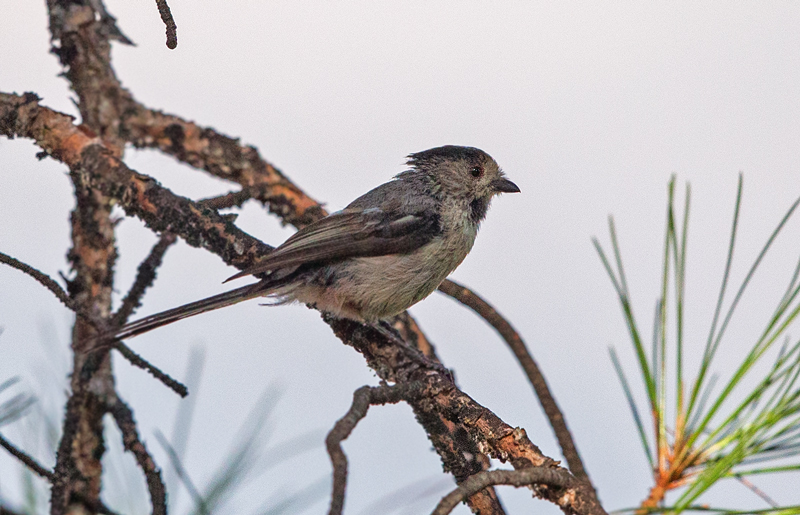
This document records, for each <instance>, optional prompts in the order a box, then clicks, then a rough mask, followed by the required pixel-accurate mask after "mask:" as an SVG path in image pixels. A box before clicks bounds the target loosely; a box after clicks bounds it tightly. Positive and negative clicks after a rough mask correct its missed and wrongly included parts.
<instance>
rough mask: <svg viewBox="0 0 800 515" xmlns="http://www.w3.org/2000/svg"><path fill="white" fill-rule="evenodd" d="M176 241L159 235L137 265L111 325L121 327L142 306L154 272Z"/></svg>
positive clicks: (172, 236)
mask: <svg viewBox="0 0 800 515" xmlns="http://www.w3.org/2000/svg"><path fill="white" fill-rule="evenodd" d="M176 240H177V236H175V234H173V233H170V232H165V233H163V234H162V235H161V238H159V240H158V242H157V243H156V244H155V245H154V246H153V248H152V249H151V250H150V254H149V255H148V256H147V258H145V260H144V261H142V263H141V264H140V265H139V268H138V271H137V274H136V280H134V281H133V286H131V289H130V290H129V291H128V294H127V295H125V298H124V299H123V300H122V305H121V306H120V307H119V309H118V310H117V312H116V313H115V314H114V315H113V317H112V324H113V325H114V326H122V325H124V324H125V322H127V321H128V317H130V316H131V314H132V313H133V312H134V311H135V310H136V308H138V307H139V306H141V305H142V297H143V296H144V293H145V292H146V291H147V289H148V288H149V287H150V286H152V285H153V281H155V279H156V270H157V269H158V267H159V266H161V263H162V262H163V260H164V254H165V253H166V252H167V249H169V248H170V247H171V246H172V244H173V243H175V241H176Z"/></svg>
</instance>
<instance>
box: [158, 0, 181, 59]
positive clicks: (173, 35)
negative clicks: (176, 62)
mask: <svg viewBox="0 0 800 515" xmlns="http://www.w3.org/2000/svg"><path fill="white" fill-rule="evenodd" d="M156 5H157V6H158V14H160V15H161V21H163V22H164V25H166V27H167V48H169V49H170V50H175V47H177V46H178V26H177V25H175V19H174V18H173V17H172V11H170V10H169V5H167V0H156Z"/></svg>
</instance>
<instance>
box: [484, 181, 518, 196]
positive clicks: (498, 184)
mask: <svg viewBox="0 0 800 515" xmlns="http://www.w3.org/2000/svg"><path fill="white" fill-rule="evenodd" d="M491 185H492V188H494V191H496V192H497V193H519V187H518V186H517V185H516V184H514V183H513V182H511V181H509V180H508V179H506V178H502V177H501V178H500V179H495V180H493V181H492V182H491Z"/></svg>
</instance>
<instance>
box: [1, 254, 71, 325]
mask: <svg viewBox="0 0 800 515" xmlns="http://www.w3.org/2000/svg"><path fill="white" fill-rule="evenodd" d="M0 263H5V264H7V265H8V266H10V267H12V268H16V269H17V270H19V271H21V272H23V273H25V274H27V275H29V276H31V277H33V278H34V279H36V281H38V282H39V284H41V285H42V286H44V287H45V288H47V289H48V290H50V291H51V292H53V295H55V296H56V298H57V299H58V300H60V301H61V303H62V304H64V305H65V306H67V308H69V309H70V310H72V311H77V307H76V305H75V302H74V301H73V300H72V299H71V298H70V297H69V295H68V294H67V292H65V291H64V289H63V288H61V286H59V285H58V283H57V282H55V281H54V280H53V279H52V278H51V277H50V276H49V275H47V274H45V273H43V272H40V271H39V270H36V269H35V268H33V267H32V266H30V265H26V264H25V263H23V262H22V261H19V260H17V259H14V258H13V257H11V256H9V255H8V254H3V253H2V252H0Z"/></svg>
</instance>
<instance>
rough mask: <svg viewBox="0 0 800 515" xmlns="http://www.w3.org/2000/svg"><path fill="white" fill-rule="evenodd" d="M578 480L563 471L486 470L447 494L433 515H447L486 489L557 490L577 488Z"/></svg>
mask: <svg viewBox="0 0 800 515" xmlns="http://www.w3.org/2000/svg"><path fill="white" fill-rule="evenodd" d="M575 483H576V479H575V478H574V477H572V476H570V475H569V473H567V472H566V471H565V470H563V469H555V468H550V467H531V468H526V469H521V470H486V471H484V472H479V473H477V474H475V475H473V476H470V477H469V478H467V479H466V480H465V481H464V482H463V483H461V484H460V485H458V488H456V489H455V490H453V491H452V492H450V493H449V494H447V495H446V496H445V497H444V498H443V499H442V500H441V501H439V504H438V505H437V506H436V509H435V510H433V512H431V515H447V514H448V513H450V512H451V511H453V509H454V508H455V507H456V506H458V503H460V502H461V501H463V500H465V499H466V498H467V497H469V496H471V495H473V494H474V493H476V492H480V491H481V490H483V489H484V488H487V487H489V486H495V485H513V486H517V487H520V486H529V485H547V486H549V487H555V488H569V487H575V486H576V485H575Z"/></svg>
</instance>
